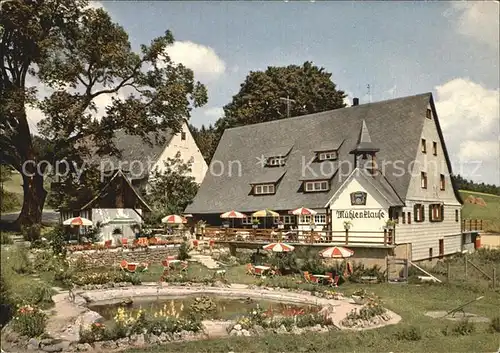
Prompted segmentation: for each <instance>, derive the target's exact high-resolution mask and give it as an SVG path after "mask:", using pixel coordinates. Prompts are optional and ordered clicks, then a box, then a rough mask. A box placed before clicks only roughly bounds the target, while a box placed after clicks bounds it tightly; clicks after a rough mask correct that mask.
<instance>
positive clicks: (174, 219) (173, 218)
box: [161, 214, 187, 224]
mask: <svg viewBox="0 0 500 353" xmlns="http://www.w3.org/2000/svg"><path fill="white" fill-rule="evenodd" d="M161 223H167V224H182V223H187V219H186V218H184V217H182V216H179V215H176V214H171V215H168V216H165V217H163V218H162V220H161Z"/></svg>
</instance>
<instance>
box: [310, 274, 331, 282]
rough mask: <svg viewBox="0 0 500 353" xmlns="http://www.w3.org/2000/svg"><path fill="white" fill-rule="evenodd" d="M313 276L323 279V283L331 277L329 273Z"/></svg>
mask: <svg viewBox="0 0 500 353" xmlns="http://www.w3.org/2000/svg"><path fill="white" fill-rule="evenodd" d="M312 276H313V277H315V278H318V279H320V280H321V282H323V283H324V282H325V280H326V279H327V278H330V276H327V275H312Z"/></svg>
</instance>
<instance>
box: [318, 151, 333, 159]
mask: <svg viewBox="0 0 500 353" xmlns="http://www.w3.org/2000/svg"><path fill="white" fill-rule="evenodd" d="M337 158H338V153H337V151H325V152H319V153H318V160H320V161H335V160H337Z"/></svg>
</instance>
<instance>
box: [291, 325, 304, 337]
mask: <svg viewBox="0 0 500 353" xmlns="http://www.w3.org/2000/svg"><path fill="white" fill-rule="evenodd" d="M290 332H291V333H292V334H294V335H301V334H303V333H304V329H302V328H300V327H297V326H293V327H292V330H291V331H290Z"/></svg>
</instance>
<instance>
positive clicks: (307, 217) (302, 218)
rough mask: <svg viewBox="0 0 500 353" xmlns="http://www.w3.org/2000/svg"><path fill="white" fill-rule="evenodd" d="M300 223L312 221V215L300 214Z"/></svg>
mask: <svg viewBox="0 0 500 353" xmlns="http://www.w3.org/2000/svg"><path fill="white" fill-rule="evenodd" d="M300 223H307V224H309V223H311V216H310V215H308V214H304V215H301V216H300Z"/></svg>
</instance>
